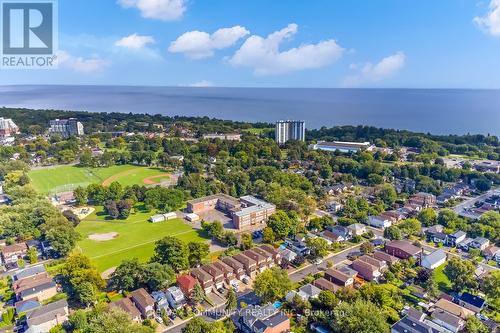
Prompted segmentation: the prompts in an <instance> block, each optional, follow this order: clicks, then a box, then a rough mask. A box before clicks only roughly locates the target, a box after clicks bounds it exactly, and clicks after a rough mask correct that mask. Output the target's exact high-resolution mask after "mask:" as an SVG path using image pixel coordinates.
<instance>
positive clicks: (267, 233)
mask: <svg viewBox="0 0 500 333" xmlns="http://www.w3.org/2000/svg"><path fill="white" fill-rule="evenodd" d="M262 240H263V241H264V243H268V244H271V243H274V241H275V240H276V238H275V236H274V231H273V229H271V228H269V227H265V228H264V231H263V233H262Z"/></svg>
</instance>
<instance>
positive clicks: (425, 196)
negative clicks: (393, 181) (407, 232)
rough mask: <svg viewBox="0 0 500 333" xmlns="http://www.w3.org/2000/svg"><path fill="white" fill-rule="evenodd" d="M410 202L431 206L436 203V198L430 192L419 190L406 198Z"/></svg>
mask: <svg viewBox="0 0 500 333" xmlns="http://www.w3.org/2000/svg"><path fill="white" fill-rule="evenodd" d="M408 202H409V203H410V204H416V205H420V206H422V207H424V208H428V207H433V206H435V205H436V203H437V200H436V196H435V195H433V194H430V193H425V192H419V193H417V194H415V195H412V196H411V197H410V199H409V200H408Z"/></svg>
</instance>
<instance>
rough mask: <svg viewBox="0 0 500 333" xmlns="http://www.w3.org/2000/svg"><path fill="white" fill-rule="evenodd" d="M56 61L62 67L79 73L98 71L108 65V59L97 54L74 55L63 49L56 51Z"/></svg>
mask: <svg viewBox="0 0 500 333" xmlns="http://www.w3.org/2000/svg"><path fill="white" fill-rule="evenodd" d="M57 62H58V64H59V66H61V67H63V68H68V69H71V70H73V71H75V72H80V73H93V72H98V71H100V70H102V69H104V68H105V67H107V66H108V65H109V62H108V61H106V60H104V59H101V58H99V57H97V56H93V57H91V58H83V57H75V56H73V55H71V54H70V53H68V52H66V51H63V50H59V51H58V52H57Z"/></svg>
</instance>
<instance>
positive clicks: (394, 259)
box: [373, 251, 399, 265]
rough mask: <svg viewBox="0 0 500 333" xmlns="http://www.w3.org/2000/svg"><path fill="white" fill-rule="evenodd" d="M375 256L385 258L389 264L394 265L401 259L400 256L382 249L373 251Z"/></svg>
mask: <svg viewBox="0 0 500 333" xmlns="http://www.w3.org/2000/svg"><path fill="white" fill-rule="evenodd" d="M373 258H375V259H378V260H384V261H385V262H386V263H387V264H388V265H393V264H395V263H397V262H398V261H399V258H397V257H395V256H392V255H390V254H388V253H385V252H382V251H375V252H373Z"/></svg>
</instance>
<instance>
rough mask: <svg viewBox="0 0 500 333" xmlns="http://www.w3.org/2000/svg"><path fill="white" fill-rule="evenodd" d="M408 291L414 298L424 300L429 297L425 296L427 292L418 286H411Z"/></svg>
mask: <svg viewBox="0 0 500 333" xmlns="http://www.w3.org/2000/svg"><path fill="white" fill-rule="evenodd" d="M409 289H410V293H411V294H412V295H413V296H415V297H418V298H423V299H426V298H427V297H428V296H429V295H428V294H427V291H426V290H425V289H424V288H422V287H420V286H417V285H411V286H410V287H409Z"/></svg>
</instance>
